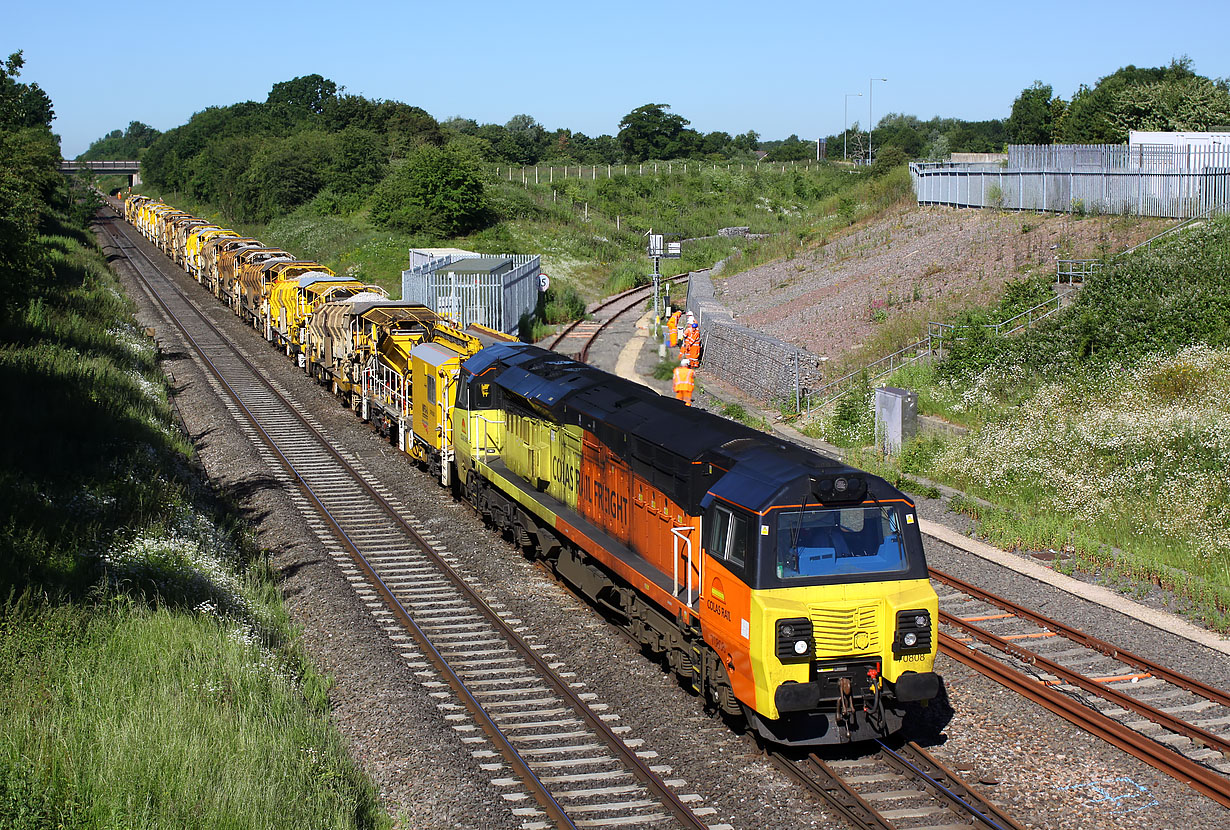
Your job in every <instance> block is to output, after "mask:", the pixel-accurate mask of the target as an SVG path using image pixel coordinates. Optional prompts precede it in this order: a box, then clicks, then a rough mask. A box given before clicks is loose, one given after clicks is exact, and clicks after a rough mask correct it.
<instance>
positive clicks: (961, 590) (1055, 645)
mask: <svg viewBox="0 0 1230 830" xmlns="http://www.w3.org/2000/svg"><path fill="white" fill-rule="evenodd" d="M931 578H932V579H933V580H935V581H936V582H937V583H940V584H939V585H938V586H937V590H938V591H939V592H940V606H941V610H940V623H941V625H942V626H943V628H944V629H946V630H944V631H941V632H940V648H941V650H942V651H943V652H944V653H945V654H947V655H948V656H950V657H953V658H954V659H956V660H959V661H961V662H962V663H964V664H966V665H968V666H970V667H971V668H974V669H977V670H978V671H980V672H982V673H983V674H986V675H988V676H989V677H991V678H992V679H994V680H997V681H998V682H1000V683H1002V684H1003V685H1005V686H1007V687H1008V688H1010V689H1013V690H1014V691H1016V692H1019V693H1020V694H1022V695H1024V696H1025V697H1028V698H1029V699H1031V700H1033V701H1035V702H1037V703H1041V704H1042V705H1043V706H1045V707H1047V708H1048V709H1050V710H1051V711H1053V712H1055V713H1056V714H1059V715H1060V716H1061V717H1063V718H1065V719H1066V720H1068V721H1070V722H1072V723H1075V724H1076V725H1078V726H1080V727H1081V728H1083V729H1086V730H1087V731H1089V732H1092V733H1093V734H1095V735H1097V736H1098V737H1100V738H1103V739H1104V740H1106V741H1108V742H1110V743H1111V744H1113V745H1115V746H1117V747H1119V748H1120V749H1122V750H1124V751H1126V752H1128V753H1130V754H1132V755H1134V756H1135V757H1137V758H1139V759H1140V760H1142V761H1145V762H1146V763H1148V764H1150V765H1151V766H1153V767H1154V768H1156V769H1159V770H1161V771H1163V772H1165V773H1167V774H1168V775H1171V776H1173V777H1175V778H1177V779H1179V780H1180V781H1183V782H1185V783H1187V784H1188V785H1189V786H1190V787H1192V789H1194V790H1196V791H1197V792H1199V793H1201V794H1202V795H1205V796H1208V797H1209V798H1211V799H1213V800H1214V801H1216V802H1217V803H1219V804H1221V805H1222V806H1223V807H1230V693H1227V692H1225V691H1222V690H1220V689H1216V688H1214V687H1212V686H1209V685H1207V684H1205V683H1201V682H1200V681H1199V680H1197V679H1195V678H1192V677H1188V676H1186V675H1183V674H1181V673H1179V672H1177V671H1174V670H1173V669H1170V668H1167V667H1166V666H1163V665H1161V664H1160V663H1157V662H1156V661H1153V660H1149V659H1147V658H1145V657H1142V656H1140V655H1137V654H1134V653H1132V652H1129V651H1126V650H1124V649H1121V648H1119V647H1117V646H1115V645H1114V644H1112V643H1109V642H1106V641H1105V640H1102V639H1100V638H1097V637H1093V636H1091V635H1089V634H1086V633H1085V632H1083V631H1080V630H1078V629H1075V628H1072V627H1071V626H1067V625H1065V624H1063V623H1061V622H1058V621H1057V620H1052V619H1050V618H1048V617H1045V616H1043V615H1041V614H1038V613H1037V612H1035V611H1031V610H1030V609H1028V608H1025V607H1023V606H1021V605H1018V604H1016V603H1014V602H1012V601H1010V600H1008V599H1005V598H1003V597H1000V596H997V595H995V594H992V593H990V592H988V591H984V590H982V589H981V588H978V587H976V586H974V585H971V584H970V583H968V582H965V581H963V580H961V579H958V578H957V577H954V576H951V575H949V574H946V573H943V572H941V571H937V570H935V569H932V570H931ZM945 586H946V587H947V589H948V592H947V593H943V591H944V589H945Z"/></svg>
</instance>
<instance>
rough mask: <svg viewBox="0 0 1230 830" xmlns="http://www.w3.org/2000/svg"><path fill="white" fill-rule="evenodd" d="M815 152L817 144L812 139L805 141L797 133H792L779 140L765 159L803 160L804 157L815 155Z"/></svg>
mask: <svg viewBox="0 0 1230 830" xmlns="http://www.w3.org/2000/svg"><path fill="white" fill-rule="evenodd" d="M766 146H767V145H766ZM815 154H816V145H815V144H813V143H812V142H810V141H803V140H802V139H801V138H799V137H798V136H797V135H791V136H790V137H789V138H786V139H785V140H783V141H780V142H777V144H776V146H774V147H773V148H772V149H770V150H769V154H768V155H767V156H765V160H767V161H803V160H804V159H809V158H812V157H814V156H815Z"/></svg>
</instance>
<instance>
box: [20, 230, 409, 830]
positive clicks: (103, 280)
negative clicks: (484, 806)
mask: <svg viewBox="0 0 1230 830" xmlns="http://www.w3.org/2000/svg"><path fill="white" fill-rule="evenodd" d="M61 224H62V225H63V221H62V222H61ZM39 242H40V244H41V246H42V248H43V249H44V250H45V257H46V260H47V262H48V264H49V266H50V267H49V268H48V269H47V270H46V273H45V274H44V275H43V279H42V281H39V282H37V283H36V284H34V285H33V287H32V288H31V290H30V292H29V295H28V297H26V298H25V299H24V300H23V303H24V304H23V305H19V306H17V307H16V308H15V309H14V310H13V312H12V313H11V314H10V316H9V319H8V320H7V321H6V325H5V326H4V328H3V330H2V331H0V382H2V383H3V385H4V388H6V389H8V390H9V392H10V394H8V395H6V396H5V398H4V400H3V403H0V410H2V413H3V414H2V415H0V420H2V421H3V423H4V424H5V429H4V431H3V433H2V435H3V437H2V438H0V527H2V529H3V532H0V602H2V603H3V604H2V605H0V826H4V827H11V828H44V827H124V828H163V827H200V828H214V827H262V828H264V827H293V828H302V827H379V826H382V825H386V824H387V820H386V819H385V818H384V817H383V815H382V814H381V812H380V810H379V808H378V806H377V804H376V800H375V795H374V789H373V787H372V785H371V783H370V782H369V781H368V780H367V779H366V778H365V777H364V776H363V774H362V773H361V772H360V771H359V770H358V769H357V767H356V766H355V765H354V763H353V762H352V761H351V760H350V759H349V757H348V756H347V754H346V752H345V749H344V747H343V745H342V743H341V740H340V738H339V736H338V735H337V733H336V732H335V731H334V730H333V728H332V726H331V724H330V721H329V716H328V708H327V698H326V689H327V681H326V680H325V679H324V678H322V677H321V676H319V675H318V674H317V673H316V672H315V671H314V670H313V669H312V668H311V666H310V665H309V664H308V662H307V660H306V658H305V656H304V654H303V652H302V651H301V649H300V647H299V646H298V645H297V640H296V635H295V632H294V630H293V628H292V626H291V624H290V622H289V620H288V618H287V615H286V612H285V610H284V608H283V607H282V605H281V601H280V597H279V594H278V591H277V588H276V585H275V583H274V575H273V573H272V572H271V568H270V565H269V561H268V558H267V556H266V555H265V554H264V553H263V552H262V551H260V550H259V549H258V548H257V547H256V546H255V544H254V543H253V541H252V539H251V536H250V533H248V532H247V531H246V530H245V529H244V526H243V525H242V523H241V522H240V520H239V519H238V518H237V515H238V514H237V513H236V511H235V509H234V507H233V506H231V505H229V504H228V503H227V502H226V501H225V500H224V499H222V498H220V497H219V496H217V495H216V494H215V493H213V492H212V491H211V490H210V489H209V488H208V485H207V483H206V482H204V481H203V480H202V479H201V478H200V477H199V475H198V474H197V473H196V472H195V471H194V469H193V468H192V466H191V465H190V463H189V461H188V457H189V456H190V454H191V447H190V446H189V445H188V443H187V442H186V440H185V439H184V438H183V436H182V434H181V433H180V432H179V431H178V430H177V429H176V428H175V427H174V425H173V421H172V417H171V410H170V406H169V404H168V397H167V389H166V384H165V380H164V378H163V377H162V375H161V374H160V372H159V367H158V363H157V356H156V353H155V349H154V347H153V345H152V343H151V342H150V341H149V340H148V339H146V338H144V337H143V336H142V335H141V334H140V333H139V332H138V331H137V329H136V328H135V324H134V323H133V321H132V316H131V306H130V304H129V303H128V301H127V300H126V299H125V298H124V297H123V295H122V294H121V293H120V290H119V286H118V283H117V281H116V280H115V278H114V276H113V275H111V274H110V272H109V271H108V269H107V267H106V263H105V261H104V259H103V257H102V255H101V253H100V252H99V251H98V250H97V248H96V246H95V245H94V242H93V239H92V237H90V236H89V235H88V234H87V233H86V232H84V231H81V230H78V229H73V228H70V227H67V226H62V227H60V228H58V229H56V230H55V232H54V233H53V234H50V235H44V236H42V237H41V238H40V240H39Z"/></svg>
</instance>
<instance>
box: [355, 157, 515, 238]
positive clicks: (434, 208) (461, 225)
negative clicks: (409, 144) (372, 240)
mask: <svg viewBox="0 0 1230 830" xmlns="http://www.w3.org/2000/svg"><path fill="white" fill-rule="evenodd" d="M371 219H372V222H373V223H374V224H375V225H376V226H377V227H379V228H385V229H388V230H395V231H401V232H402V233H425V234H427V235H429V236H434V237H438V238H446V237H450V236H459V235H461V234H466V233H470V232H471V231H475V230H478V229H479V228H481V227H483V226H485V225H486V224H488V223H489V222H490V221H491V211H490V208H489V206H488V204H487V200H486V195H485V192H484V188H483V182H482V179H481V177H480V176H479V173H478V167H477V164H476V163H475V162H474V161H473V160H472V159H471V158H470V157H469V156H468V155H466V154H465V153H463V152H462V151H460V150H458V149H456V148H453V147H443V148H441V147H432V146H424V147H420V148H419V149H418V150H417V151H415V153H414V154H413V155H411V156H410V158H409V159H408V160H407V161H406V163H405V164H404V165H402V166H401V167H398V168H397V169H395V170H394V171H393V172H392V173H390V174H389V175H388V176H387V177H386V178H385V179H384V180H383V181H382V182H380V184H379V185H378V186H377V187H376V190H375V192H374V193H373V194H372V198H371Z"/></svg>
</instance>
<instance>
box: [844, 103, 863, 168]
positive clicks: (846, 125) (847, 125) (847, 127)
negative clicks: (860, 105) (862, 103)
mask: <svg viewBox="0 0 1230 830" xmlns="http://www.w3.org/2000/svg"><path fill="white" fill-rule="evenodd" d="M856 95H857V96H858V97H859V98H862V97H863V93H861V92H847V93H846V109H845V116H844V120H843V121H842V125H841V160H842V161H845V160H846V133H848V132H850V99H851V98H853V97H855V96H856Z"/></svg>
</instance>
